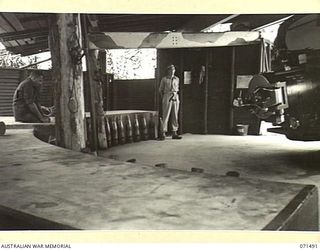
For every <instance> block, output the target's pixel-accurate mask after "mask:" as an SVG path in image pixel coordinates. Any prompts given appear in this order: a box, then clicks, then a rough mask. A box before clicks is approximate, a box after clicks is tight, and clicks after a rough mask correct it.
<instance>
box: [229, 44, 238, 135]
mask: <svg viewBox="0 0 320 250" xmlns="http://www.w3.org/2000/svg"><path fill="white" fill-rule="evenodd" d="M235 64H236V47H232V55H231V79H230V102H229V106H230V117H229V133H230V134H232V133H233V120H234V114H233V98H234V89H235V81H236V75H235V70H236V69H235Z"/></svg>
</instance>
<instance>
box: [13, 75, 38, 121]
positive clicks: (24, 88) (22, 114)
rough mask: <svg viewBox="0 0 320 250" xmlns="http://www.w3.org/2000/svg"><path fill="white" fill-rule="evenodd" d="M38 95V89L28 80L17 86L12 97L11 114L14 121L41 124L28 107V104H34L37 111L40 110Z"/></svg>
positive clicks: (35, 84) (36, 85)
mask: <svg viewBox="0 0 320 250" xmlns="http://www.w3.org/2000/svg"><path fill="white" fill-rule="evenodd" d="M39 93H40V87H39V86H38V84H37V83H36V82H34V81H32V80H31V79H30V78H27V79H25V80H24V81H22V82H21V83H20V84H19V86H18V88H17V89H16V91H15V93H14V96H13V113H14V117H15V120H16V121H19V122H41V121H40V119H39V118H38V117H37V116H36V115H35V114H33V113H32V112H31V111H30V109H29V107H28V105H29V104H32V103H35V104H36V105H37V107H38V109H39V110H41V106H40V104H39V101H38V98H39Z"/></svg>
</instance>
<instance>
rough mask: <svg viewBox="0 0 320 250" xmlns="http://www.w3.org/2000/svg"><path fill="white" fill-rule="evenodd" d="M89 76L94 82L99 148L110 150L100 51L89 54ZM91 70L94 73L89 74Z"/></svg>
mask: <svg viewBox="0 0 320 250" xmlns="http://www.w3.org/2000/svg"><path fill="white" fill-rule="evenodd" d="M88 63H89V64H90V65H88V67H87V69H88V75H89V77H92V79H90V80H89V81H91V82H92V85H93V86H92V87H91V89H92V91H95V98H94V102H95V110H96V124H97V136H98V147H99V148H100V149H106V148H108V143H107V136H106V129H105V127H106V124H105V119H104V110H103V89H102V87H103V86H102V84H103V82H102V75H101V74H100V70H99V67H98V50H89V54H88ZM89 70H91V71H92V72H91V73H89Z"/></svg>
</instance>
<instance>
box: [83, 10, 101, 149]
mask: <svg viewBox="0 0 320 250" xmlns="http://www.w3.org/2000/svg"><path fill="white" fill-rule="evenodd" d="M81 24H82V28H83V42H84V53H85V56H86V64H87V73H88V74H87V81H88V84H89V88H88V92H89V100H90V123H91V136H90V139H91V140H90V149H91V152H92V153H93V154H94V155H97V154H98V133H97V123H96V122H97V119H96V87H95V83H94V81H93V68H92V63H91V62H90V53H89V38H88V30H87V16H86V15H85V14H83V15H81Z"/></svg>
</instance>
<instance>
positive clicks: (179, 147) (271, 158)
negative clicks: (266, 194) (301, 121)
mask: <svg viewBox="0 0 320 250" xmlns="http://www.w3.org/2000/svg"><path fill="white" fill-rule="evenodd" d="M100 155H101V156H104V157H108V158H112V159H117V160H122V161H127V160H130V159H136V162H137V163H141V164H145V165H151V166H155V165H156V164H160V166H165V167H167V168H173V169H180V170H186V171H191V168H194V167H195V166H196V168H200V169H203V170H204V172H205V173H211V174H215V175H226V173H227V172H229V171H236V172H238V173H239V174H240V177H250V178H258V179H263V180H269V181H281V182H290V183H300V184H314V185H317V186H319V184H320V164H319V163H320V142H301V141H291V140H288V139H287V138H286V137H285V136H283V135H275V134H271V133H268V135H261V136H226V135H193V134H184V136H183V139H182V140H172V139H171V138H170V137H169V138H167V139H166V140H165V141H145V142H138V143H133V144H125V145H121V146H116V147H112V148H109V149H108V150H107V151H102V152H100Z"/></svg>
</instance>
